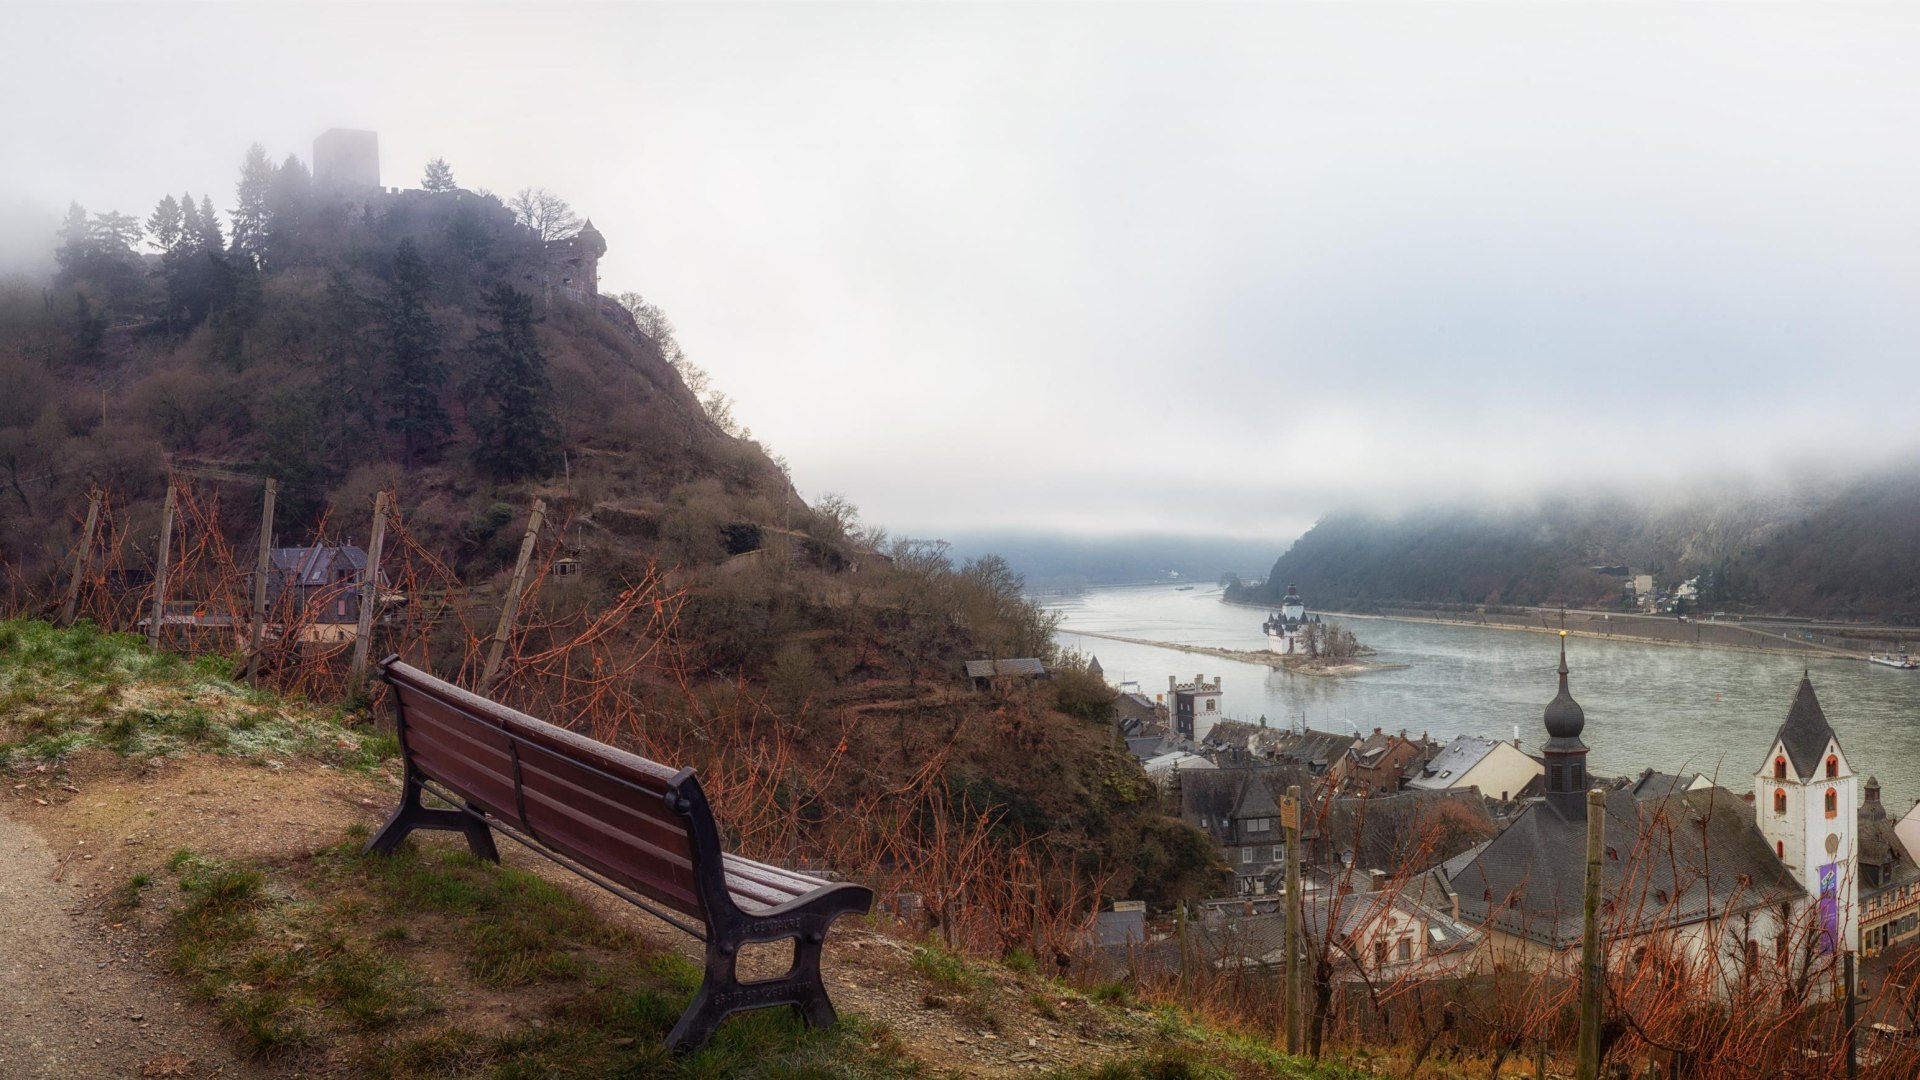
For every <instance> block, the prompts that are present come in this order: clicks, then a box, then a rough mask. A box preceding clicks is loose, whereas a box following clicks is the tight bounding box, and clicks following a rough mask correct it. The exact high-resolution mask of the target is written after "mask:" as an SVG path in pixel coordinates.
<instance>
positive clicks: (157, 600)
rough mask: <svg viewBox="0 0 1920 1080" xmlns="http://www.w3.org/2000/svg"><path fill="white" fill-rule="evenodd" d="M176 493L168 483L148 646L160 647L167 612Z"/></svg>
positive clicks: (154, 565) (156, 557) (161, 512)
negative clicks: (168, 568) (168, 571)
mask: <svg viewBox="0 0 1920 1080" xmlns="http://www.w3.org/2000/svg"><path fill="white" fill-rule="evenodd" d="M175 498H176V495H175V493H174V487H173V485H172V484H168V485H167V501H166V502H165V503H164V504H163V505H162V506H161V507H160V551H159V553H158V554H157V555H156V556H155V558H154V560H153V615H152V616H151V617H150V618H149V619H148V620H147V647H148V648H153V649H157V648H159V647H160V624H161V622H162V620H164V619H165V618H166V614H167V560H169V559H171V558H172V557H173V514H174V500H175Z"/></svg>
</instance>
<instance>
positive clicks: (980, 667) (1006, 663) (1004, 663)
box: [967, 656, 1050, 690]
mask: <svg viewBox="0 0 1920 1080" xmlns="http://www.w3.org/2000/svg"><path fill="white" fill-rule="evenodd" d="M1049 677H1050V676H1049V675H1048V673H1047V665H1046V664H1044V663H1041V662H1040V661H1039V660H1037V659H1035V658H1033V657H1031V656H1028V657H1023V658H1021V659H1018V660H969V661H967V678H969V679H971V680H973V688H974V689H975V690H987V689H990V688H991V687H992V686H993V684H994V683H996V682H1011V681H1014V680H1025V679H1045V678H1049Z"/></svg>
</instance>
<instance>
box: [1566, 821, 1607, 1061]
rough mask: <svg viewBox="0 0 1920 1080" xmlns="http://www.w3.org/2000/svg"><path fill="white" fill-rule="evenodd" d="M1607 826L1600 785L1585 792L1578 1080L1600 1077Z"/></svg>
mask: <svg viewBox="0 0 1920 1080" xmlns="http://www.w3.org/2000/svg"><path fill="white" fill-rule="evenodd" d="M1606 828H1607V799H1606V796H1605V795H1603V794H1602V793H1601V792H1600V789H1599V788H1594V789H1593V790H1591V791H1589V792H1587V888H1586V898H1585V901H1584V903H1583V905H1582V909H1581V928H1580V1042H1579V1046H1578V1049H1577V1050H1576V1051H1575V1053H1576V1058H1575V1061H1574V1076H1575V1077H1576V1078H1577V1080H1598V1078H1599V1076H1600V857H1601V850H1602V847H1603V846H1604V844H1605V833H1606Z"/></svg>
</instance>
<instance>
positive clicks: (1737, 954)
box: [1445, 634, 1851, 994]
mask: <svg viewBox="0 0 1920 1080" xmlns="http://www.w3.org/2000/svg"><path fill="white" fill-rule="evenodd" d="M1559 681H1560V685H1559V693H1558V694H1557V695H1556V696H1555V697H1554V699H1553V701H1552V702H1551V703H1549V704H1548V705H1547V707H1546V710H1545V714H1544V716H1543V720H1544V723H1545V726H1546V729H1547V742H1546V744H1545V746H1544V748H1543V753H1542V755H1541V756H1542V758H1543V759H1544V763H1545V766H1546V778H1545V784H1546V795H1545V798H1543V799H1541V800H1540V801H1539V802H1536V803H1533V804H1531V805H1529V806H1528V807H1527V808H1526V809H1525V810H1523V811H1522V812H1521V814H1520V816H1519V817H1517V818H1516V819H1514V822H1513V823H1512V824H1511V825H1509V826H1508V827H1507V828H1506V830H1505V831H1503V832H1502V833H1501V834H1500V835H1499V836H1496V837H1494V838H1493V839H1492V840H1490V841H1488V842H1487V843H1486V844H1485V845H1483V846H1481V847H1479V848H1475V849H1474V850H1472V851H1469V852H1467V853H1465V854H1463V855H1461V856H1459V857H1458V858H1456V859H1454V860H1452V861H1450V862H1448V863H1447V864H1446V867H1445V874H1446V877H1447V879H1448V883H1449V885H1450V887H1451V888H1452V889H1453V890H1454V891H1455V893H1456V894H1457V895H1458V896H1459V899H1460V912H1461V916H1462V918H1463V919H1464V921H1466V922H1467V923H1469V924H1470V925H1477V926H1481V927H1483V928H1484V929H1485V931H1486V950H1485V953H1484V955H1483V957H1482V962H1483V963H1484V964H1486V965H1487V966H1489V967H1518V968H1529V969H1540V968H1548V969H1554V970H1560V971H1564V972H1566V973H1568V974H1571V973H1573V972H1574V971H1575V970H1576V969H1577V966H1578V962H1579V954H1580V938H1581V912H1582V908H1583V898H1584V897H1583V894H1584V887H1585V881H1586V835H1587V824H1588V822H1587V813H1588V803H1587V790H1588V788H1589V787H1591V786H1593V784H1594V781H1593V778H1592V777H1591V775H1590V774H1589V773H1588V770H1587V752H1588V748H1587V745H1586V743H1585V742H1584V741H1583V739H1582V736H1583V735H1584V734H1585V733H1586V713H1585V710H1584V709H1582V708H1581V706H1580V703H1579V702H1578V701H1576V700H1574V697H1573V694H1572V691H1571V689H1570V688H1569V686H1568V668H1567V655H1566V639H1565V635H1564V634H1563V635H1562V637H1561V643H1560V667H1559ZM1806 693H1807V694H1808V695H1809V696H1810V694H1811V691H1810V690H1808V691H1806ZM1815 711H1816V712H1817V708H1816V710H1815ZM1795 715H1797V716H1799V719H1798V720H1796V719H1794V718H1793V717H1792V716H1790V717H1789V721H1788V724H1787V725H1786V726H1785V727H1783V728H1782V732H1783V738H1784V739H1787V740H1788V741H1790V742H1791V744H1792V746H1793V747H1794V748H1795V751H1794V752H1798V751H1799V750H1802V749H1806V748H1808V747H1811V746H1812V745H1813V743H1814V742H1816V741H1819V740H1818V739H1817V737H1816V735H1815V734H1813V733H1811V732H1809V731H1807V730H1805V729H1809V728H1810V727H1811V721H1810V718H1809V717H1808V716H1807V715H1806V711H1805V709H1798V711H1797V712H1796V714H1795ZM1819 723H1820V724H1821V725H1824V723H1825V721H1824V720H1820V721H1819ZM1829 742H1832V740H1831V739H1828V740H1827V741H1826V742H1822V743H1821V745H1820V746H1819V747H1818V748H1817V749H1813V750H1810V751H1808V752H1809V753H1812V754H1817V755H1819V756H1820V758H1821V760H1819V761H1816V762H1815V764H1814V766H1813V768H1814V771H1815V772H1816V773H1820V772H1823V771H1824V768H1825V766H1824V757H1825V755H1827V754H1833V755H1835V758H1836V762H1837V764H1838V765H1839V766H1840V767H1841V768H1842V769H1843V770H1844V766H1845V763H1844V761H1840V760H1839V759H1838V748H1837V746H1836V747H1832V748H1829V747H1828V745H1827V743H1829ZM1789 757H1791V752H1790V753H1789ZM1846 775H1849V776H1850V775H1851V774H1850V773H1848V774H1846ZM1845 794H1846V792H1843V791H1839V790H1836V792H1835V795H1834V797H1835V798H1836V799H1838V798H1841V797H1843V796H1844V795H1845ZM1812 798H1813V799H1814V800H1816V805H1820V804H1821V801H1822V800H1824V799H1825V798H1826V795H1825V792H1824V789H1823V788H1821V789H1816V790H1815V791H1814V793H1813V795H1812ZM1843 805H1847V806H1849V807H1850V806H1851V804H1843ZM1602 812H1603V813H1604V814H1605V815H1606V823H1605V833H1604V844H1605V860H1604V862H1603V863H1602V864H1601V873H1602V881H1601V897H1602V903H1601V920H1602V929H1601V933H1602V937H1603V939H1604V940H1605V941H1606V943H1607V949H1608V954H1609V959H1608V964H1609V966H1610V967H1613V968H1616V969H1619V968H1621V966H1622V965H1627V966H1628V967H1631V966H1632V965H1638V964H1659V965H1661V971H1662V972H1663V973H1664V974H1670V975H1675V976H1682V977H1690V978H1696V979H1702V980H1707V981H1709V982H1710V983H1711V985H1713V986H1714V987H1715V988H1716V992H1717V993H1721V994H1726V993H1728V992H1730V990H1731V988H1732V987H1734V986H1736V985H1739V984H1741V983H1742V982H1743V981H1744V980H1748V979H1752V978H1755V977H1757V976H1759V975H1761V974H1762V973H1763V971H1776V972H1779V973H1781V974H1782V975H1785V974H1788V973H1792V972H1804V971H1808V970H1810V969H1811V967H1812V965H1813V964H1814V962H1815V958H1814V957H1813V955H1812V950H1811V949H1809V948H1805V947H1803V946H1804V945H1805V934H1804V932H1803V930H1802V928H1803V927H1804V926H1805V924H1806V919H1807V910H1808V890H1807V888H1805V887H1804V886H1803V885H1802V882H1801V880H1800V879H1799V878H1798V877H1797V876H1796V875H1795V873H1794V872H1792V871H1791V870H1790V869H1789V866H1788V865H1787V863H1786V862H1784V861H1783V860H1782V859H1781V858H1780V857H1778V856H1777V855H1776V846H1775V843H1776V840H1775V837H1774V836H1773V834H1771V833H1769V834H1764V835H1763V833H1762V831H1761V829H1760V827H1759V826H1757V825H1756V823H1755V820H1754V811H1753V808H1751V807H1749V806H1748V805H1747V803H1746V801H1745V800H1744V799H1742V798H1741V797H1740V796H1738V795H1736V794H1734V793H1733V792H1731V791H1727V790H1725V789H1723V788H1718V787H1705V788H1700V789H1696V790H1675V789H1674V788H1672V787H1669V788H1666V789H1664V790H1652V791H1649V792H1647V793H1646V794H1645V795H1644V796H1642V797H1636V795H1635V793H1634V791H1633V790H1632V789H1628V788H1615V789H1614V790H1612V791H1609V792H1608V793H1607V795H1606V799H1605V802H1604V804H1603V810H1602ZM1763 816H1764V815H1763ZM1798 820H1799V819H1797V818H1793V817H1791V816H1789V817H1787V818H1785V819H1782V821H1780V822H1778V823H1776V825H1777V829H1776V831H1778V832H1779V833H1780V839H1782V840H1784V839H1785V836H1786V829H1787V825H1789V824H1792V823H1794V822H1797V821H1798ZM1826 820H1827V819H1826V818H1824V817H1821V818H1819V819H1818V821H1819V822H1825V821H1826ZM1820 843H1821V845H1822V846H1824V841H1820ZM1844 843H1845V842H1844V840H1842V841H1836V848H1835V850H1836V851H1840V852H1844V851H1845V850H1849V849H1846V848H1845V847H1844ZM1778 850H1786V848H1780V849H1778ZM1818 873H1819V870H1818V868H1816V878H1815V879H1812V880H1817V875H1818ZM1836 880H1837V879H1836ZM1835 888H1836V891H1835V893H1834V895H1835V896H1836V898H1837V897H1839V896H1841V895H1843V893H1841V892H1840V891H1839V887H1838V886H1837V885H1836V887H1835Z"/></svg>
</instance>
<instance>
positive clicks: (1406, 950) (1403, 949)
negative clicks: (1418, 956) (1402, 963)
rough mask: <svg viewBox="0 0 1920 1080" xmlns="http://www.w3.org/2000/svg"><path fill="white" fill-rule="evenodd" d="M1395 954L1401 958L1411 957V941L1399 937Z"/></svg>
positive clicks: (1407, 958)
mask: <svg viewBox="0 0 1920 1080" xmlns="http://www.w3.org/2000/svg"><path fill="white" fill-rule="evenodd" d="M1397 955H1398V956H1399V958H1400V959H1402V960H1411V959H1413V942H1412V941H1410V940H1409V939H1407V938H1401V939H1400V944H1399V946H1398V949H1397Z"/></svg>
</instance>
